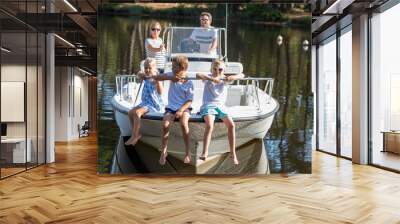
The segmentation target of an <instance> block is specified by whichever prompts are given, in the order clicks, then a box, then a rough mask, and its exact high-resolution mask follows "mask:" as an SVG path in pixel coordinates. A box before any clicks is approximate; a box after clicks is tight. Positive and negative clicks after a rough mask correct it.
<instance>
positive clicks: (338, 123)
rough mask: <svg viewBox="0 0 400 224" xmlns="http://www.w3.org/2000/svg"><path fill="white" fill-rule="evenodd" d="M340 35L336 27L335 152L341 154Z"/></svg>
mask: <svg viewBox="0 0 400 224" xmlns="http://www.w3.org/2000/svg"><path fill="white" fill-rule="evenodd" d="M340 36H341V32H340V30H339V29H338V30H337V31H336V154H337V156H339V157H340V156H341V119H340V100H341V99H340V95H341V92H340V78H341V77H340V76H341V64H340Z"/></svg>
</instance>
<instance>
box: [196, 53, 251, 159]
mask: <svg viewBox="0 0 400 224" xmlns="http://www.w3.org/2000/svg"><path fill="white" fill-rule="evenodd" d="M224 70H225V63H224V62H223V61H222V60H215V61H214V62H213V63H212V65H211V74H197V75H196V76H197V78H198V79H202V80H203V81H204V91H203V104H202V106H201V108H200V115H201V116H202V117H203V118H204V121H205V123H206V129H205V132H204V138H203V153H202V155H201V156H200V159H201V160H206V159H207V156H208V147H209V146H210V141H211V134H212V131H213V128H214V121H215V118H218V119H221V120H222V121H223V122H224V124H225V125H226V127H227V128H228V140H229V148H230V153H231V155H230V156H231V158H232V161H233V163H234V164H235V165H238V164H239V161H238V159H237V157H236V150H235V148H236V146H235V123H234V122H233V120H232V118H231V117H230V116H229V115H228V113H227V111H226V108H225V102H226V97H227V92H228V90H227V84H228V83H229V82H231V81H233V80H237V79H241V78H243V77H244V75H243V74H238V75H231V76H225V74H224Z"/></svg>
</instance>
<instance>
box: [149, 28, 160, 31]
mask: <svg viewBox="0 0 400 224" xmlns="http://www.w3.org/2000/svg"><path fill="white" fill-rule="evenodd" d="M160 30H161V29H157V28H151V31H160Z"/></svg>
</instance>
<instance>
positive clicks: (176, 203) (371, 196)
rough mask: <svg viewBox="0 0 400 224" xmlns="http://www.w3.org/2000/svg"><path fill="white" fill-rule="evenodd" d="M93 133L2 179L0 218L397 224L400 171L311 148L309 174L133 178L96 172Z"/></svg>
mask: <svg viewBox="0 0 400 224" xmlns="http://www.w3.org/2000/svg"><path fill="white" fill-rule="evenodd" d="M96 150H97V149H96V141H95V138H94V137H91V138H85V139H84V140H81V141H77V142H71V143H69V144H58V145H57V154H56V158H57V162H56V163H55V164H51V165H47V166H41V167H39V168H36V169H33V170H29V171H28V172H26V173H22V174H19V175H16V176H13V177H10V178H7V179H5V180H2V181H0V202H1V203H0V223H43V222H48V223H250V222H251V223H374V224H375V223H385V224H387V223H400V175H399V174H396V173H391V172H388V171H384V170H380V169H378V168H374V167H370V166H359V165H352V164H351V163H350V161H347V160H343V159H337V158H335V157H333V156H330V155H326V154H323V153H317V152H315V153H314V154H313V174H312V175H293V176H290V177H287V176H281V175H271V176H266V177H262V176H261V177H227V178H223V177H214V178H212V177H154V176H153V177H132V176H99V175H97V173H96Z"/></svg>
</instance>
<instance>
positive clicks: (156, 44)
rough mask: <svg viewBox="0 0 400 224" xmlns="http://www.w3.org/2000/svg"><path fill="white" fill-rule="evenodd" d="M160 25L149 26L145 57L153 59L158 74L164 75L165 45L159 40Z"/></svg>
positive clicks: (156, 23) (157, 23) (155, 23)
mask: <svg viewBox="0 0 400 224" xmlns="http://www.w3.org/2000/svg"><path fill="white" fill-rule="evenodd" d="M160 32H161V25H160V23H159V22H154V23H152V24H151V25H150V37H148V38H146V40H145V44H144V46H145V51H146V57H149V58H155V59H156V63H157V69H158V71H159V72H160V73H164V64H165V45H164V43H163V40H162V39H161V38H160Z"/></svg>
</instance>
